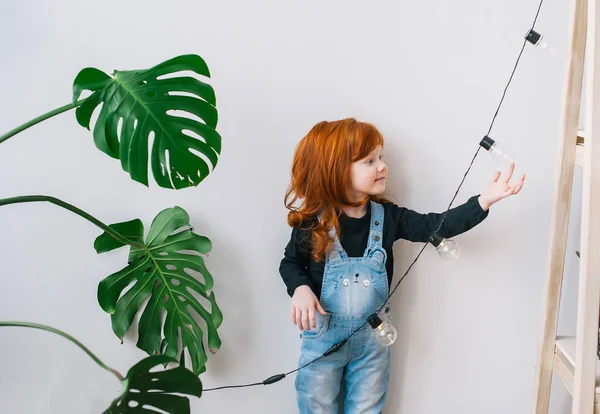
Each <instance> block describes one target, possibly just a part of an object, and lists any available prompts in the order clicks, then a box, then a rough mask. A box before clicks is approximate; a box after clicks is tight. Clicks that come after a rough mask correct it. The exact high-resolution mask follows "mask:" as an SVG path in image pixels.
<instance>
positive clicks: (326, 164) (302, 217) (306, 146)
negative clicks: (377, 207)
mask: <svg viewBox="0 0 600 414" xmlns="http://www.w3.org/2000/svg"><path fill="white" fill-rule="evenodd" d="M378 146H382V147H383V136H382V135H381V132H379V130H378V129H377V128H376V127H375V126H374V125H372V124H369V123H366V122H359V121H357V120H356V119H354V118H347V119H342V120H339V121H333V122H327V121H323V122H319V123H318V124H316V125H315V126H314V127H313V128H312V129H311V130H310V131H309V132H308V134H307V135H306V136H305V137H304V138H302V140H301V141H300V142H299V143H298V146H297V147H296V152H295V154H294V161H293V163H292V174H291V183H290V187H289V189H288V191H287V193H286V195H285V199H284V203H285V206H286V207H287V208H288V210H290V212H289V213H288V224H289V225H290V226H291V227H300V226H301V225H302V224H303V223H305V222H307V221H309V220H314V219H316V218H317V216H318V214H319V213H323V219H322V221H321V222H318V220H317V223H316V224H315V225H314V226H313V227H311V228H310V229H311V230H312V231H311V234H312V243H311V247H312V256H313V259H314V260H315V261H321V260H322V259H323V258H324V256H325V253H326V252H327V251H328V250H329V249H330V248H331V245H332V243H333V240H332V239H331V238H330V237H329V234H328V232H329V229H331V228H335V230H336V233H337V234H340V226H339V220H338V217H339V215H340V214H341V212H342V208H343V207H358V206H361V205H364V204H366V203H367V202H368V201H369V200H371V199H373V200H375V201H385V200H383V199H382V198H380V197H376V196H366V197H365V198H364V199H363V200H361V201H359V202H351V201H350V200H349V199H348V196H347V194H346V189H347V188H348V185H349V184H350V180H351V176H350V170H351V165H352V163H354V162H356V161H358V160H360V159H363V158H365V157H366V156H367V155H369V153H370V152H371V151H373V150H374V149H375V148H377V147H378ZM297 201H299V205H294V204H296V202H297Z"/></svg>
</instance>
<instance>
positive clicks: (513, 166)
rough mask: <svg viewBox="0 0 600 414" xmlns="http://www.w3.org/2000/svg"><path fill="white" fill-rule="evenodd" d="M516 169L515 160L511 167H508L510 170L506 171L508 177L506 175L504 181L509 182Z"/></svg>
mask: <svg viewBox="0 0 600 414" xmlns="http://www.w3.org/2000/svg"><path fill="white" fill-rule="evenodd" d="M514 171H515V163H514V162H513V163H512V164H510V167H509V168H508V172H507V173H506V177H504V182H505V183H508V182H509V181H510V179H511V178H512V175H513V172H514Z"/></svg>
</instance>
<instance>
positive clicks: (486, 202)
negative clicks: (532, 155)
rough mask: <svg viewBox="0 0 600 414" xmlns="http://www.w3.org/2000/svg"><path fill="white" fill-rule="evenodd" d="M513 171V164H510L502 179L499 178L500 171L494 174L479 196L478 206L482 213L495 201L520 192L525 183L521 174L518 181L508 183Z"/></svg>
mask: <svg viewBox="0 0 600 414" xmlns="http://www.w3.org/2000/svg"><path fill="white" fill-rule="evenodd" d="M514 171H515V164H514V163H512V164H510V168H509V169H508V173H507V175H506V176H505V177H504V178H502V179H501V178H500V175H501V172H500V171H497V172H496V174H494V178H493V179H492V181H491V182H490V183H489V184H488V186H487V187H486V188H485V190H483V192H482V193H481V195H480V196H479V204H480V205H481V208H483V210H484V211H486V210H487V209H488V208H490V206H491V205H492V204H494V203H496V202H497V201H500V200H502V199H503V198H506V197H509V196H511V195H513V194H517V193H518V192H519V191H521V188H522V187H523V182H524V181H525V174H523V176H522V177H521V179H520V180H519V181H517V182H513V183H509V181H510V178H511V177H512V175H513V172H514Z"/></svg>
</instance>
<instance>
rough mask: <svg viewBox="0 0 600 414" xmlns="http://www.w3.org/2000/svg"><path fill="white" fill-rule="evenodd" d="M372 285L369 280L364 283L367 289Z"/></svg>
mask: <svg viewBox="0 0 600 414" xmlns="http://www.w3.org/2000/svg"><path fill="white" fill-rule="evenodd" d="M370 284H371V282H369V281H368V280H365V281H364V282H363V285H365V287H369V285H370Z"/></svg>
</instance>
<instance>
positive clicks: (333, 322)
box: [296, 202, 390, 414]
mask: <svg viewBox="0 0 600 414" xmlns="http://www.w3.org/2000/svg"><path fill="white" fill-rule="evenodd" d="M371 206H372V208H371V230H370V234H369V242H368V245H367V248H366V249H365V253H364V255H363V257H348V255H347V254H346V252H345V251H344V249H343V248H342V246H341V244H340V242H339V239H338V238H337V236H336V235H335V233H333V234H331V236H332V238H333V240H334V243H333V246H332V249H331V250H330V251H329V252H328V254H327V256H326V262H325V269H324V274H323V285H322V290H321V298H320V302H321V306H323V309H325V311H326V312H327V315H326V316H323V315H321V314H319V313H317V314H316V319H317V326H316V328H312V329H311V330H310V331H305V332H304V333H303V335H302V349H301V355H300V360H299V361H298V364H299V367H303V366H304V365H306V364H307V363H309V362H311V361H313V360H315V359H316V358H318V357H320V356H322V355H323V354H324V353H325V352H326V351H327V350H329V349H330V348H331V346H332V345H334V344H336V343H338V342H341V341H343V340H344V339H345V338H347V337H348V336H349V335H350V334H351V333H352V332H354V331H355V330H356V329H358V328H359V327H361V326H362V325H363V324H364V326H363V327H362V328H361V329H360V330H359V331H358V332H356V333H355V334H354V335H353V336H352V337H351V338H350V339H349V340H348V342H347V343H346V344H344V346H343V347H342V348H341V349H340V350H339V351H337V352H335V353H333V354H331V355H328V356H326V357H323V358H321V359H319V360H318V361H315V362H313V363H311V364H310V365H308V366H306V367H304V368H302V369H300V370H299V371H298V373H297V375H296V391H297V395H298V407H299V409H300V413H301V414H338V407H339V402H340V401H339V394H340V388H341V385H342V381H343V382H344V385H345V387H346V393H345V397H344V413H345V414H359V413H360V414H379V413H381V412H382V410H383V406H384V403H385V398H386V395H387V389H388V385H389V377H390V350H389V348H388V347H384V346H383V345H380V344H379V343H378V342H377V340H376V339H375V335H374V334H373V328H371V326H370V325H369V324H368V323H366V321H367V318H368V317H369V315H371V314H372V313H373V312H376V311H377V310H378V309H379V308H380V307H381V306H382V305H383V304H384V303H385V300H386V299H387V294H388V280H387V273H386V270H385V261H386V258H387V257H386V252H385V250H384V249H383V247H382V229H383V207H382V206H381V205H379V204H377V203H374V202H372V204H371ZM388 311H389V308H388ZM384 317H388V316H387V315H386V316H384Z"/></svg>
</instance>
